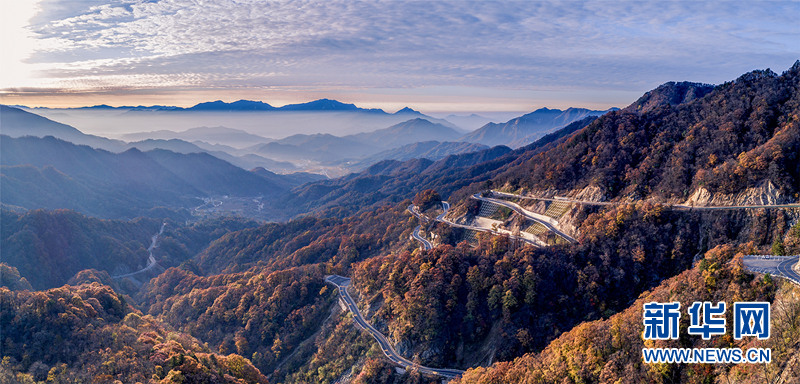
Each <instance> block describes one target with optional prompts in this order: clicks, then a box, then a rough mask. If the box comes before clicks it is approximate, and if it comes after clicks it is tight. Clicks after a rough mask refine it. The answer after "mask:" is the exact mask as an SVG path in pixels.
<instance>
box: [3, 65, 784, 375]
mask: <svg viewBox="0 0 800 384" xmlns="http://www.w3.org/2000/svg"><path fill="white" fill-rule="evenodd" d="M563 112H564V111H562V113H563ZM541 114H542V115H547V116H551V117H550V118H545V119H544V120H548V119H549V120H552V116H558V115H559V114H558V113H554V112H551V111H541ZM798 115H800V61H798V62H797V63H796V64H795V65H794V66H793V67H791V68H790V69H789V70H787V71H785V72H784V73H782V74H776V73H774V72H772V71H769V70H759V71H753V72H750V73H746V74H744V75H742V76H740V77H739V78H737V79H735V80H732V81H729V82H726V83H724V84H721V85H717V86H709V85H706V84H699V83H690V82H673V83H666V84H663V85H662V86H659V87H658V88H656V89H653V90H652V91H650V92H648V93H646V94H644V95H643V96H642V97H641V98H639V99H638V100H636V101H633V102H632V103H631V104H630V105H629V106H627V107H626V108H623V109H621V110H615V111H610V112H608V113H605V114H602V115H601V116H593V115H592V114H586V115H584V117H583V118H581V119H579V120H576V121H572V122H570V123H568V124H567V125H566V126H564V127H563V128H556V129H554V130H552V131H551V132H548V133H546V134H545V135H544V136H542V137H541V138H539V139H537V140H535V141H534V142H532V143H529V144H527V145H525V146H522V147H519V148H515V149H511V148H509V147H507V146H494V147H491V148H484V147H481V148H482V149H479V150H478V151H475V152H468V153H461V154H455V155H449V156H446V157H443V158H441V159H439V160H436V161H432V160H429V159H419V158H412V159H409V160H404V161H401V160H384V161H380V162H378V163H376V164H373V165H371V166H369V167H367V168H365V169H363V170H362V171H360V172H358V173H352V174H349V175H347V176H345V177H341V178H337V179H327V180H317V181H314V180H309V178H308V175H294V176H292V178H291V179H290V178H288V177H285V176H283V175H274V174H270V173H266V171H265V170H262V169H257V170H254V171H252V172H248V171H245V170H242V169H240V168H237V167H235V166H233V165H231V164H229V163H227V162H225V161H222V160H220V159H217V158H215V157H213V156H211V155H209V154H204V153H200V154H189V155H185V154H179V153H174V152H170V151H165V150H158V149H156V150H152V151H147V152H142V151H140V150H137V149H129V150H127V151H125V152H122V153H111V152H108V151H104V150H100V149H94V148H91V147H88V146H85V145H75V144H72V143H69V142H65V141H63V140H60V139H56V138H53V137H44V138H38V137H31V136H26V137H21V138H11V137H9V136H2V137H0V139H1V140H0V162H2V165H3V166H2V172H1V173H2V183H0V188H2V191H1V192H2V199H3V200H2V202H3V204H4V205H5V206H11V207H10V208H13V209H14V210H15V211H18V212H11V211H9V210H3V211H2V212H0V214H2V225H3V231H0V234H1V235H2V236H0V241H2V244H0V245H1V246H0V249H2V252H4V253H3V256H4V257H3V259H2V262H0V272H2V273H1V274H0V285H2V286H0V299H2V300H1V302H2V303H3V306H2V308H0V318H2V319H3V330H4V331H5V332H4V340H3V354H4V358H3V362H2V365H1V366H0V375H3V376H2V377H3V378H4V379H8V380H7V381H9V382H15V381H21V382H37V381H39V382H44V381H52V382H89V381H102V382H112V381H114V380H118V381H120V382H148V381H152V382H220V383H234V382H276V383H295V382H297V383H331V382H352V383H392V384H412V383H427V382H440V381H442V378H441V377H438V376H434V375H433V374H428V373H425V372H421V371H420V370H415V369H409V370H399V369H397V368H398V366H397V365H396V358H394V359H388V358H387V357H386V356H384V353H385V351H386V349H387V348H386V343H388V344H389V345H390V346H391V347H392V348H391V349H394V350H395V351H396V353H397V354H400V355H401V356H403V357H404V358H406V359H408V360H410V361H414V362H415V363H417V364H421V365H425V366H430V367H438V368H435V369H434V371H435V370H437V369H440V368H446V369H447V370H448V371H450V372H453V371H455V370H464V371H465V372H464V373H463V375H461V377H459V378H455V379H453V381H452V382H454V383H476V384H477V383H511V382H537V383H538V382H542V383H566V382H569V383H577V382H581V383H601V382H602V383H606V382H607V383H626V382H647V383H655V384H666V383H675V382H680V383H716V382H738V383H746V384H754V383H763V382H765V381H769V382H776V383H777V382H787V383H788V382H793V381H795V380H794V379H795V378H796V377H798V375H797V373H798V372H800V348H798V341H800V327H798V325H797V321H796V320H797V314H798V313H800V290H798V288H797V287H796V286H795V285H794V284H793V283H791V282H789V281H787V280H784V279H777V278H775V276H774V275H772V274H770V273H767V274H763V273H756V272H752V271H751V270H749V269H748V268H749V267H748V264H747V262H746V260H753V258H747V255H763V254H768V253H772V254H774V255H775V256H785V255H786V254H797V253H800V211H798V208H797V206H796V205H794V206H792V205H789V203H795V204H796V203H797V202H798V196H799V195H798V194H800V159H799V158H798V154H800V120H799V119H798V118H797V116H798ZM571 116H572V117H574V116H575V115H571ZM572 117H569V119H571V118H572ZM531 120H532V121H536V119H531ZM429 123H430V122H429ZM429 123H420V124H429ZM522 124H524V122H523V121H522V120H520V121H518V122H517V125H522ZM531 124H534V123H531ZM512 125H513V124H512ZM396 129H398V130H399V131H401V132H404V131H403V130H402V129H400V128H396ZM509 129H510V130H511V132H514V129H515V128H513V127H509ZM517 131H521V129H517ZM339 139H343V137H339ZM329 140H334V139H331V138H329V137H326V136H316V137H314V136H312V135H305V136H296V137H293V138H292V139H291V140H289V141H287V142H285V143H284V144H282V145H286V146H295V147H296V148H301V147H302V146H304V145H308V146H309V148H310V147H313V146H316V147H320V145H322V144H324V143H326V142H329ZM447 143H453V142H452V141H450V142H447ZM456 143H461V144H465V145H481V144H471V143H466V142H456ZM362 145H363V144H362ZM430 145H433V144H432V143H431V144H426V142H422V143H412V144H408V147H407V149H405V150H402V151H399V150H398V151H399V153H404V152H415V151H422V150H424V148H427V147H428V146H430ZM436 145H440V144H436ZM436 145H434V146H433V147H431V148H435V146H436ZM417 147H419V149H416V148H417ZM400 148H406V147H400ZM309 181H310V182H309ZM300 183H304V184H302V185H300ZM265 190H266V191H270V192H273V191H274V192H275V193H274V194H273V193H270V194H266V193H264V191H265ZM490 190H495V191H498V190H499V191H503V192H506V193H508V194H519V195H525V196H524V198H522V197H521V198H509V200H508V202H509V203H512V202H514V203H515V204H519V205H521V206H523V207H524V208H525V209H526V210H529V211H530V212H535V213H537V214H541V215H544V216H547V217H550V218H552V219H553V220H555V221H556V222H557V223H558V226H559V227H560V228H561V230H563V231H568V232H569V233H570V234H571V235H572V236H574V239H575V242H574V243H572V242H555V241H554V242H550V243H547V245H544V244H540V246H532V245H529V244H527V243H525V242H521V241H517V240H515V238H514V237H510V236H497V235H493V234H491V233H486V232H484V231H474V230H472V229H468V228H464V227H469V226H470V225H471V224H470V223H472V224H475V223H479V222H480V221H479V220H478V219H480V217H479V216H481V215H483V216H484V217H483V219H487V220H493V221H492V222H493V224H494V225H495V226H503V227H506V228H516V229H518V230H519V232H520V234H521V232H522V231H528V230H536V229H537V228H536V225H535V224H533V223H531V220H529V219H528V218H526V217H527V216H525V215H521V214H520V213H518V211H516V210H511V209H508V210H506V209H497V208H498V207H496V206H494V205H495V204H496V203H490V202H489V201H487V200H485V199H486V198H488V197H487V196H488V195H490V193H491V192H490ZM759 191H760V192H759ZM701 192H702V193H701ZM253 193H264V198H263V199H259V200H258V201H259V203H260V204H259V206H258V210H259V211H261V210H264V211H268V212H269V213H270V214H271V216H270V218H272V219H273V221H269V222H260V223H253V222H250V221H247V220H243V219H242V218H241V217H214V218H211V219H209V218H207V217H206V218H203V219H200V218H198V217H195V216H193V215H191V214H189V213H187V212H185V210H184V211H183V213H184V214H183V215H181V214H180V213H177V214H176V213H175V211H174V210H180V209H181V207H192V204H199V203H201V202H199V201H197V200H198V199H196V198H195V197H194V196H195V194H200V196H203V195H208V194H228V195H230V196H231V197H233V196H243V197H244V199H246V200H249V199H250V198H252V197H253V196H254V195H252V194H253ZM758 193H765V194H771V196H772V197H776V198H777V197H780V201H782V202H786V204H782V205H776V204H771V205H772V206H771V207H769V208H761V207H758V208H754V207H747V206H743V205H742V204H741V203H740V202H739V200H738V198H740V197H741V198H749V197H753V196H756V197H759V196H760V195H758ZM494 196H495V197H497V196H498V194H494ZM692 197H694V198H695V200H693V201H694V202H697V203H698V205H696V206H693V207H691V209H688V208H689V207H680V206H676V205H675V203H682V202H684V201H686V199H691V198H692ZM701 197H704V198H706V202H709V201H712V200H713V201H714V202H715V204H720V205H724V206H725V207H724V208H725V209H702V208H703V206H702V204H701V203H703V201H701V200H702V199H700V198H701ZM569 198H572V199H578V200H582V202H581V203H575V202H571V200H570V199H569ZM223 200H225V198H224V197H220V198H218V199H213V200H211V201H210V202H211V203H214V204H216V203H217V202H222V201H223ZM444 200H446V201H448V202H449V205H450V208H449V210H448V211H447V214H446V215H444V217H445V218H446V220H445V221H443V222H440V221H436V220H434V219H433V218H435V217H442V216H440V215H443V214H444V212H443V209H444V207H445V206H446V205H445V204H442V203H443V201H444ZM776 201H777V200H776ZM598 202H602V203H605V204H596V203H598ZM203 203H205V202H203ZM37 204H38V205H41V206H43V207H45V208H48V209H52V208H56V207H59V206H60V207H61V208H73V207H74V208H73V209H83V210H86V212H89V213H91V214H93V215H101V214H103V215H106V216H105V217H110V216H115V217H125V218H129V217H133V216H135V215H140V214H148V215H150V216H151V217H152V218H136V219H132V220H98V219H95V218H91V217H85V216H83V215H81V214H77V213H75V212H71V211H65V210H28V211H26V210H25V209H22V208H20V206H24V207H33V206H35V205H37ZM411 204H415V205H416V206H417V208H418V209H417V210H414V211H413V212H409V205H411ZM705 208H709V207H705ZM489 211H494V213H491V212H489ZM231 212H233V213H235V214H237V215H239V214H242V211H241V210H232V211H231ZM416 215H420V216H419V217H418V216H416ZM424 217H428V218H430V219H429V220H426V219H425V218H424ZM490 217H492V218H493V219H492V218H490ZM284 219H285V220H284ZM483 219H481V220H483ZM449 222H458V223H465V224H462V225H461V226H454V225H452V224H451V223H449ZM536 222H537V223H538V221H536ZM547 222H550V221H549V220H548V221H547ZM468 224H469V225H468ZM550 235H552V233H550ZM417 236H419V237H422V238H424V239H426V241H428V242H430V243H432V244H430V249H428V246H427V244H425V243H424V242H421V241H418V240H415V239H418V238H419V237H417ZM547 237H548V233H547V229H545V230H544V233H542V234H541V238H547ZM423 244H425V245H423ZM148 247H150V248H149V249H148ZM6 252H12V253H10V254H8V253H6ZM6 255H10V256H9V257H7V256H6ZM150 256H152V258H153V259H155V260H156V263H155V264H157V266H156V268H154V270H155V271H157V272H153V274H152V275H144V276H141V275H138V276H135V277H133V278H128V277H119V276H117V277H116V278H112V277H111V276H112V275H114V274H115V272H114V270H119V271H129V270H132V269H135V268H141V264H142V263H144V262H146V261H147V262H149V258H150ZM758 260H759V262H763V263H770V262H774V261H775V260H782V261H785V260H793V259H783V258H780V259H778V258H763V257H760V258H758ZM775 265H777V264H775ZM777 273H783V272H781V271H778V272H777ZM70 275H71V276H70ZM331 275H341V276H346V277H347V278H350V280H349V285H348V288H347V293H348V295H347V296H350V295H352V297H353V300H354V301H356V304H355V305H350V304H348V305H341V303H342V301H341V300H342V297H343V294H342V292H340V291H339V289H340V288H339V287H336V286H334V285H332V284H329V283H328V281H331V280H327V281H326V277H330V276H331ZM336 279H337V280H338V281H348V280H346V279H341V278H336ZM65 280H66V283H67V285H64V282H65ZM31 289H37V291H31ZM676 301H677V302H679V303H681V307H682V308H684V305H685V306H689V305H688V303H692V302H700V301H712V302H728V303H730V302H732V301H740V302H760V303H764V302H767V303H770V308H771V311H772V312H770V318H771V320H770V321H771V323H770V327H771V328H770V329H771V331H770V332H771V333H770V336H771V337H770V338H767V339H758V338H757V337H755V336H745V337H743V338H734V337H730V335H719V336H712V338H711V339H708V340H706V339H703V338H702V337H700V336H699V335H682V336H681V337H680V338H678V339H675V340H643V337H642V334H643V328H644V326H645V324H644V323H643V322H642V316H643V315H642V308H643V307H642V305H643V304H644V303H650V302H657V303H666V302H676ZM353 312H360V314H359V315H357V316H354V315H353V314H352V313H353ZM684 319H685V318H684ZM363 322H369V323H370V324H371V326H372V328H373V329H372V331H375V332H379V333H381V334H383V335H384V336H385V340H382V343H380V344H379V343H376V342H375V341H374V339H372V338H371V336H370V334H369V333H367V332H366V331H365V330H364V327H363ZM359 324H361V325H362V326H359ZM682 324H683V323H682ZM683 330H685V328H683ZM681 332H683V331H681ZM650 347H653V348H698V349H700V350H702V351H709V350H710V349H712V348H713V349H714V350H720V349H728V348H739V349H742V350H746V349H750V348H764V349H763V350H766V348H769V350H770V351H771V362H770V363H769V364H715V365H711V364H669V363H665V364H648V363H644V362H643V361H642V353H643V352H642V350H643V348H650ZM393 353H394V352H393ZM448 380H449V379H448Z"/></svg>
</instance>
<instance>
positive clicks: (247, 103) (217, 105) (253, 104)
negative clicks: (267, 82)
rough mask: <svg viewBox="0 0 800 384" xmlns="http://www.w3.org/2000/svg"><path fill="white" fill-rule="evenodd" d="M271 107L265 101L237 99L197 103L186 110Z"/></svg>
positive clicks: (246, 109) (261, 109)
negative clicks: (229, 101) (228, 101)
mask: <svg viewBox="0 0 800 384" xmlns="http://www.w3.org/2000/svg"><path fill="white" fill-rule="evenodd" d="M273 109H275V107H273V106H271V105H269V104H267V103H264V102H262V101H252V100H237V101H234V102H232V103H226V102H224V101H222V100H215V101H209V102H205V103H199V104H197V105H195V106H193V107H191V108H187V110H190V111H269V110H273Z"/></svg>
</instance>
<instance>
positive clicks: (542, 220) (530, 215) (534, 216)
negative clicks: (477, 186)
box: [472, 193, 578, 244]
mask: <svg viewBox="0 0 800 384" xmlns="http://www.w3.org/2000/svg"><path fill="white" fill-rule="evenodd" d="M472 198H473V199H478V200H481V201H488V202H491V203H494V204H498V205H502V206H504V207H506V208H509V209H512V210H513V211H515V212H517V213H519V214H520V215H522V216H525V218H527V219H530V220H533V221H535V222H537V223H539V224H542V225H544V226H545V227H546V228H547V229H549V230H550V232H553V233H555V234H556V235H559V236H561V237H563V238H564V239H565V240H567V241H569V242H570V243H573V244H576V243H577V242H578V240H575V239H574V238H573V237H572V236H570V235H567V234H566V233H564V232H562V231H561V230H559V229H558V228H556V226H557V225H558V221H557V220H556V219H554V218H552V217H549V216H545V215H542V214H538V213H536V212H531V211H529V210H527V209H525V208H522V207H521V206H520V205H519V204H517V203H512V202H510V201H505V200H500V199H493V198H491V197H484V196H481V194H480V193H476V194H474V195H472Z"/></svg>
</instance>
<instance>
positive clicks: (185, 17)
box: [31, 0, 800, 90]
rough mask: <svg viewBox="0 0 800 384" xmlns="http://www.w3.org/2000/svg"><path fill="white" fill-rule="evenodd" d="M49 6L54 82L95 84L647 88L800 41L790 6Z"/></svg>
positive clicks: (728, 71) (253, 0)
mask: <svg viewBox="0 0 800 384" xmlns="http://www.w3.org/2000/svg"><path fill="white" fill-rule="evenodd" d="M48 3H50V4H48ZM42 9H50V10H49V11H43V13H42V14H40V15H39V17H38V18H37V19H36V20H37V21H36V23H35V25H34V30H35V32H36V33H37V36H38V39H39V50H38V52H37V53H35V54H34V56H33V57H32V58H31V61H32V62H35V63H50V64H51V65H50V69H49V70H46V71H44V72H43V73H42V75H43V76H45V77H47V78H50V79H52V83H53V84H61V85H64V84H70V85H71V86H73V87H83V88H86V89H88V88H91V87H96V86H97V84H98V83H102V84H106V85H107V83H109V82H114V81H119V82H121V83H122V84H120V85H125V86H130V85H131V84H142V86H148V87H149V86H157V85H158V84H157V83H158V82H160V81H163V82H167V83H169V84H170V85H176V84H180V83H181V82H182V81H185V82H186V83H185V84H183V85H185V86H206V87H217V86H225V84H226V83H227V82H230V83H235V84H237V86H241V87H246V86H252V87H276V86H277V87H280V86H286V87H315V86H318V87H336V86H340V87H362V88H414V87H433V86H444V87H449V86H455V87H459V86H461V87H478V88H480V87H483V88H491V89H529V90H547V89H559V90H574V89H587V90H598V89H612V90H647V89H649V88H652V87H653V86H654V85H657V84H659V83H661V82H664V81H669V80H684V79H687V80H697V81H706V82H721V81H724V80H728V79H731V78H735V77H736V76H737V75H738V74H740V73H742V72H744V71H747V70H751V69H755V68H763V67H765V66H775V67H776V68H777V70H780V69H782V68H785V67H788V66H789V65H791V63H792V62H793V61H794V60H795V59H797V57H796V55H797V52H800V46H799V44H800V43H798V42H799V41H800V31H798V30H797V28H796V20H794V19H793V16H796V15H797V14H798V13H800V12H799V11H800V3H797V2H791V1H787V2H752V3H751V2H730V1H722V2H685V1H680V2H608V1H591V2H572V1H569V2H564V1H536V2H529V1H526V2H489V1H474V2H472V1H424V2H407V1H386V2H375V1H369V2H360V1H345V0H330V1H312V2H290V1H263V0H241V1H235V0H206V1H195V0H160V1H108V2H97V1H64V2H54V1H53V0H45V4H43V6H42ZM142 79H144V80H142ZM147 79H150V80H147Z"/></svg>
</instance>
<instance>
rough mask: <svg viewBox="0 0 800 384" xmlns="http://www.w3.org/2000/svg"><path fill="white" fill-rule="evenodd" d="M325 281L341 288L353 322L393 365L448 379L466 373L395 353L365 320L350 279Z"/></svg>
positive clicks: (336, 278)
mask: <svg viewBox="0 0 800 384" xmlns="http://www.w3.org/2000/svg"><path fill="white" fill-rule="evenodd" d="M325 281H326V282H328V283H331V284H333V285H335V286H336V288H339V298H340V299H342V300H343V301H344V303H345V306H346V307H347V309H348V310H350V312H352V313H353V320H355V322H356V324H358V326H359V327H361V329H364V330H366V331H368V332H369V333H370V334H371V335H372V337H373V338H375V340H376V341H377V342H378V345H379V346H380V347H381V350H382V351H383V354H384V355H386V357H387V358H389V360H391V361H392V362H393V363H395V364H397V365H399V366H401V367H403V368H405V369H416V370H417V371H419V372H421V373H426V374H429V375H437V376H441V377H444V378H448V379H452V378H455V377H458V376H461V375H462V374H463V373H464V371H461V370H458V369H445V368H430V367H426V366H422V365H419V364H417V363H415V362H413V361H410V360H408V359H406V358H404V357H403V356H401V355H400V354H399V353H397V351H395V349H394V347H393V346H392V344H391V343H390V342H389V339H387V338H386V336H384V335H383V334H382V333H380V332H379V331H378V330H377V329H375V328H374V327H373V326H372V325H370V324H369V322H367V320H365V319H364V316H363V315H362V314H361V311H359V309H358V307H357V306H356V302H355V300H353V298H352V297H351V296H350V294H349V293H348V292H347V287H348V286H350V279H349V278H347V277H344V276H339V275H331V276H326V277H325Z"/></svg>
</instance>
